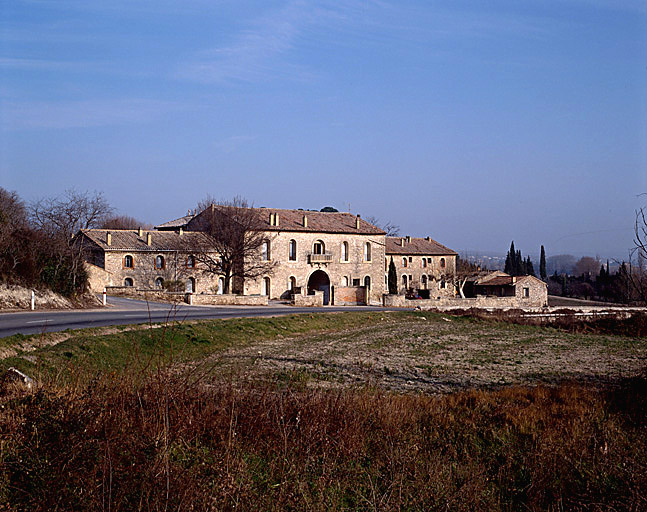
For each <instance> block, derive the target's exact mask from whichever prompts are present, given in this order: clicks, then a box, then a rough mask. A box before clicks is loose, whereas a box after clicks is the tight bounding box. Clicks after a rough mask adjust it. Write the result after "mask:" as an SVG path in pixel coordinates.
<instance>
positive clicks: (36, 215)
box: [29, 189, 114, 240]
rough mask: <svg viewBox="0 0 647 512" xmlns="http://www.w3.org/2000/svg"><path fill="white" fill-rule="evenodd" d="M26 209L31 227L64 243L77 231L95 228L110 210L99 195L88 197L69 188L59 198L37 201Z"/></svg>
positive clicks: (86, 194) (84, 193)
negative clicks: (32, 224)
mask: <svg viewBox="0 0 647 512" xmlns="http://www.w3.org/2000/svg"><path fill="white" fill-rule="evenodd" d="M29 209H30V215H31V219H32V222H33V223H34V226H35V227H37V228H38V229H39V230H41V231H43V232H45V233H47V234H48V235H50V236H53V237H62V238H64V239H67V240H70V239H71V238H72V236H73V235H74V234H76V233H77V232H78V231H79V230H81V229H90V228H94V227H98V226H99V225H100V223H101V221H102V220H103V219H105V218H106V217H108V216H109V215H111V214H112V212H113V211H114V210H113V208H112V206H110V205H109V204H108V201H106V199H105V198H104V197H103V194H102V193H101V192H94V193H93V194H90V193H89V192H77V191H76V190H73V189H70V190H66V191H65V193H64V194H63V195H62V196H59V197H50V198H43V199H39V200H37V201H35V202H33V203H32V204H31V205H30V208H29Z"/></svg>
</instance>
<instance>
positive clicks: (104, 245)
mask: <svg viewBox="0 0 647 512" xmlns="http://www.w3.org/2000/svg"><path fill="white" fill-rule="evenodd" d="M108 233H110V234H111V238H112V240H111V244H110V245H108V242H107V234H108ZM149 233H150V235H151V245H148V244H147V243H146V240H147V235H148V234H149ZM80 234H81V235H84V236H85V237H86V238H87V239H89V240H90V241H92V242H93V243H94V244H96V245H97V246H99V247H100V248H101V249H103V250H105V251H151V252H161V251H175V250H179V251H191V250H195V249H197V247H198V246H199V242H200V241H201V239H202V238H203V237H204V236H205V235H204V234H202V233H199V232H189V231H184V233H183V234H181V235H180V234H179V233H178V232H176V231H143V234H142V236H139V233H138V231H137V230H131V229H84V230H82V231H81V232H80ZM77 236H78V235H77Z"/></svg>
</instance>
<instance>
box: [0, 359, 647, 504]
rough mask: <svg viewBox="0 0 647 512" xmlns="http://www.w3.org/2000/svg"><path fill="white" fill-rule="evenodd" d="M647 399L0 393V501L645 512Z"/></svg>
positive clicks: (495, 394) (182, 382)
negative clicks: (0, 444)
mask: <svg viewBox="0 0 647 512" xmlns="http://www.w3.org/2000/svg"><path fill="white" fill-rule="evenodd" d="M645 390H646V389H645V382H644V381H642V380H636V381H631V382H627V383H625V385H623V386H622V387H620V388H618V389H616V390H615V391H595V390H590V389H586V388H585V387H582V386H579V385H577V384H568V385H567V384H563V385H561V386H559V387H556V388H554V387H553V388H548V387H541V386H540V387H535V388H525V387H511V388H506V389H504V390H500V391H467V392H461V393H456V394H452V395H445V396H441V397H435V398H434V397H429V396H424V395H401V394H391V393H384V392H381V391H377V390H371V389H368V388H364V389H362V390H339V391H334V392H333V391H323V390H312V389H303V388H301V387H299V386H298V385H297V386H291V385H288V386H287V387H283V386H278V385H277V386H264V387H260V386H254V385H249V386H244V387H242V388H241V387H234V386H232V385H230V383H224V382H222V381H218V380H214V381H212V382H210V383H209V385H202V384H201V385H192V384H191V383H190V381H189V380H188V379H186V378H181V377H178V376H171V375H168V374H164V373H163V372H154V373H152V374H151V375H150V376H149V378H148V379H147V380H146V382H140V383H139V384H135V382H134V381H133V382H129V381H127V380H123V379H122V380H119V381H114V380H111V379H109V378H104V379H100V380H97V381H95V382H91V383H89V384H88V385H81V384H80V383H79V385H77V386H71V385H70V384H69V382H68V383H67V384H66V385H65V386H64V387H61V388H59V387H57V385H56V384H55V383H49V385H48V387H47V389H40V390H38V391H36V392H34V393H30V394H27V395H25V394H22V393H18V392H10V393H9V394H8V395H5V396H4V397H3V399H2V409H0V431H2V432H3V434H2V441H1V442H2V460H1V464H2V475H3V478H2V481H1V482H0V496H1V497H2V499H3V500H4V503H5V507H8V508H7V509H8V510H23V509H29V510H114V511H117V510H233V509H238V510H259V509H260V510H289V509H294V510H340V509H348V510H520V509H529V510H547V509H553V510H577V509H582V510H584V509H587V510H640V509H644V507H645V506H647V497H646V495H645V489H647V431H646V430H645V426H646V425H645V413H646V412H647V407H646V406H647V403H646V400H645V397H646V395H645Z"/></svg>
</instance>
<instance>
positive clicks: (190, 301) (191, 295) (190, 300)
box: [189, 292, 193, 306]
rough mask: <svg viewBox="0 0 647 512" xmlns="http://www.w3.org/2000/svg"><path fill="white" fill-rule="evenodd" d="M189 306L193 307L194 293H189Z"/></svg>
mask: <svg viewBox="0 0 647 512" xmlns="http://www.w3.org/2000/svg"><path fill="white" fill-rule="evenodd" d="M189 306H193V292H189Z"/></svg>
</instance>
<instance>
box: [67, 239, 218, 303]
mask: <svg viewBox="0 0 647 512" xmlns="http://www.w3.org/2000/svg"><path fill="white" fill-rule="evenodd" d="M195 235H197V234H196V233H186V232H185V233H182V234H180V233H178V232H164V233H160V232H157V231H145V230H105V229H90V230H84V231H82V232H81V233H80V234H79V235H77V243H79V244H83V247H84V248H85V251H86V255H87V256H86V259H87V262H86V269H87V271H88V276H89V284H90V288H91V290H92V291H94V292H101V291H102V290H103V288H104V287H120V286H124V287H129V288H133V289H134V290H158V289H163V288H164V285H167V286H168V285H169V284H170V282H173V281H175V282H177V283H178V287H179V288H180V289H181V291H184V290H189V289H192V291H193V292H194V293H214V292H216V291H217V288H218V282H217V278H216V277H215V276H213V275H210V274H207V273H204V272H202V270H201V268H200V265H199V264H198V263H197V262H195V261H193V263H191V261H190V260H189V258H190V257H191V256H192V251H191V246H192V243H194V242H195Z"/></svg>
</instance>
